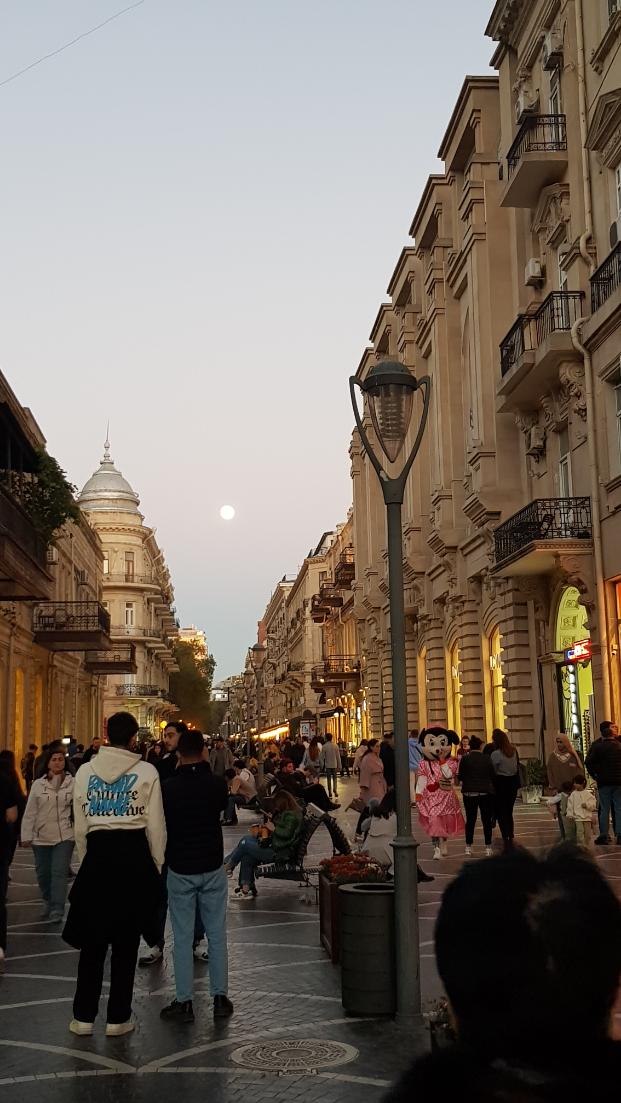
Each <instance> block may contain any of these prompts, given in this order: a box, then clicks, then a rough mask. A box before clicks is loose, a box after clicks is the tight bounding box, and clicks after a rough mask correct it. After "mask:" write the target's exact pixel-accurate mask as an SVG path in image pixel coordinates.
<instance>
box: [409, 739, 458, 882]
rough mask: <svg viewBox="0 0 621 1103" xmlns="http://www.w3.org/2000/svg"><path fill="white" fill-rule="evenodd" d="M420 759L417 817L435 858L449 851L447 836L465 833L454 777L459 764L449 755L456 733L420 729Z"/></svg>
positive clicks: (456, 744) (456, 741) (454, 744)
mask: <svg viewBox="0 0 621 1103" xmlns="http://www.w3.org/2000/svg"><path fill="white" fill-rule="evenodd" d="M418 741H419V743H420V746H421V750H422V752H423V758H422V760H421V762H420V765H419V767H418V781H417V785H416V799H417V804H418V820H419V823H420V825H421V827H422V829H423V831H424V832H425V834H427V835H429V836H430V838H431V841H432V843H433V847H434V850H433V856H434V858H435V859H437V860H438V859H440V858H442V857H446V855H447V854H448V844H447V839H449V838H452V837H453V836H456V835H463V833H464V817H463V816H462V813H461V808H460V805H459V801H458V799H457V792H456V790H455V778H456V776H457V770H458V768H459V763H458V761H457V759H456V758H452V757H451V751H452V748H453V747H457V746H458V745H459V736H458V735H457V733H456V732H454V731H451V730H450V728H441V727H432V728H423V730H422V731H421V733H420V735H419V739H418Z"/></svg>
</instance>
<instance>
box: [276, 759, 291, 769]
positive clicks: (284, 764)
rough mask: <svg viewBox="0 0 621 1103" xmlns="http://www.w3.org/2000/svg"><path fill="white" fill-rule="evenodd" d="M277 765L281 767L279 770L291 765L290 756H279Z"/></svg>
mask: <svg viewBox="0 0 621 1103" xmlns="http://www.w3.org/2000/svg"><path fill="white" fill-rule="evenodd" d="M278 766H279V769H281V770H284V769H286V767H287V766H293V759H292V758H281V760H280V762H279V763H278Z"/></svg>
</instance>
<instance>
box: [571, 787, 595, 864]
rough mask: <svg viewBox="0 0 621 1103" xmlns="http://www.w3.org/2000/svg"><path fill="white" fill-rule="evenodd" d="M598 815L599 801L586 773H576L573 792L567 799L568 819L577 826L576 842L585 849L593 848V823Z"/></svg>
mask: <svg viewBox="0 0 621 1103" xmlns="http://www.w3.org/2000/svg"><path fill="white" fill-rule="evenodd" d="M596 815H597V801H596V799H595V794H594V793H593V792H592V790H591V789H587V783H586V778H585V776H584V774H576V777H575V778H574V788H573V792H572V793H570V795H569V798H568V800H567V812H566V816H567V819H568V820H570V821H573V822H574V824H575V827H576V842H577V844H578V846H583V847H584V848H585V850H592V849H593V826H592V825H593V823H594V822H595V818H596Z"/></svg>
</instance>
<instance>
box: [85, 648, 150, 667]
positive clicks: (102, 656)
mask: <svg viewBox="0 0 621 1103" xmlns="http://www.w3.org/2000/svg"><path fill="white" fill-rule="evenodd" d="M84 668H85V670H88V671H90V673H91V674H135V673H136V671H137V669H138V667H137V665H136V648H135V647H134V645H133V643H128V644H127V646H125V645H122V646H121V647H117V648H111V649H110V650H109V651H87V652H86V655H85V657H84Z"/></svg>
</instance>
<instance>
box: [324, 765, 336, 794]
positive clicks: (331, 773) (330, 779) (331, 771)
mask: <svg viewBox="0 0 621 1103" xmlns="http://www.w3.org/2000/svg"><path fill="white" fill-rule="evenodd" d="M336 775H337V771H336V767H332V766H326V785H327V786H328V796H329V797H331V796H332V795H333V794H334V796H336V795H337V792H336Z"/></svg>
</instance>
